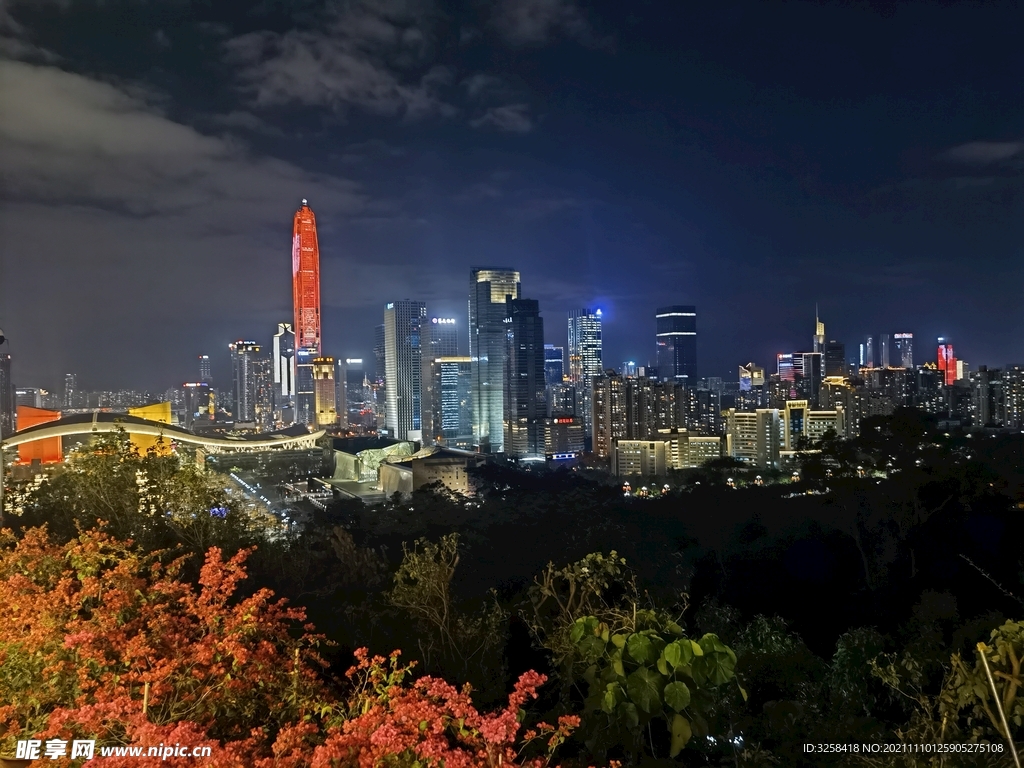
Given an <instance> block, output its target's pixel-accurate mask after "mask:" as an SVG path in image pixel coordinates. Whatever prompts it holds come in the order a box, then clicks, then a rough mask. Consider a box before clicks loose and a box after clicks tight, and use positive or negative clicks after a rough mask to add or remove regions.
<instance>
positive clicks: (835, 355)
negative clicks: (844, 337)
mask: <svg viewBox="0 0 1024 768" xmlns="http://www.w3.org/2000/svg"><path fill="white" fill-rule="evenodd" d="M825 375H826V376H845V375H846V345H845V344H843V343H842V342H841V341H829V342H826V344H825Z"/></svg>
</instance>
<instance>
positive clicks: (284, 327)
mask: <svg viewBox="0 0 1024 768" xmlns="http://www.w3.org/2000/svg"><path fill="white" fill-rule="evenodd" d="M273 346H274V351H273V359H272V360H271V365H272V366H273V370H274V409H275V410H276V411H277V412H278V414H279V417H280V418H281V420H282V421H285V422H287V423H289V424H290V423H291V422H292V420H293V419H294V418H295V331H293V330H292V324H291V323H278V324H277V332H276V333H275V334H274V345H273Z"/></svg>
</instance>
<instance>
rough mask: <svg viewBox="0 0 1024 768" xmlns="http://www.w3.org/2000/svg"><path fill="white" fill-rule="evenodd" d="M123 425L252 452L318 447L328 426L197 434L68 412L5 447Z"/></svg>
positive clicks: (222, 449) (212, 447)
mask: <svg viewBox="0 0 1024 768" xmlns="http://www.w3.org/2000/svg"><path fill="white" fill-rule="evenodd" d="M118 429H123V430H124V431H125V432H127V433H129V434H132V435H148V436H150V437H164V438H165V439H167V440H173V441H177V442H179V443H189V444H191V445H199V446H202V447H203V448H205V449H206V450H208V451H210V452H211V453H229V452H243V453H252V452H256V451H268V450H292V451H295V450H303V449H312V448H316V444H317V440H319V439H320V438H321V437H323V436H324V434H325V431H324V430H322V429H321V430H317V431H316V432H310V431H309V430H308V429H306V427H305V426H303V425H301V424H297V425H295V426H292V427H288V428H287V429H283V430H280V431H279V432H265V433H263V434H255V435H242V436H229V435H197V434H195V433H194V432H189V431H188V430H187V429H183V428H182V427H177V426H174V425H173V424H164V423H163V422H159V421H150V420H149V419H142V418H139V417H138V416H128V415H126V414H122V413H106V412H102V411H95V412H93V413H85V414H76V415H74V416H66V417H65V418H62V419H57V420H56V421H48V422H46V423H45V424H37V425H36V426H34V427H29V428H28V429H23V430H21V431H20V432H15V433H14V434H13V435H11V436H10V437H8V438H6V439H5V440H4V441H3V445H4V447H5V448H13V447H15V446H18V445H22V444H24V443H31V442H33V441H35V440H44V439H46V438H48V437H66V436H72V435H90V434H102V433H105V432H116V431H117V430H118Z"/></svg>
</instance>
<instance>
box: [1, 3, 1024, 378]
mask: <svg viewBox="0 0 1024 768" xmlns="http://www.w3.org/2000/svg"><path fill="white" fill-rule="evenodd" d="M0 31H2V35H3V38H2V41H0V54H2V57H3V58H2V60H0V172H2V174H3V175H2V187H0V191H2V199H3V204H2V209H0V327H2V328H3V329H4V331H5V332H6V333H7V335H8V337H9V338H10V339H11V345H12V346H11V349H10V351H11V353H12V354H13V355H14V357H15V381H16V383H17V384H19V385H21V386H44V387H55V386H57V384H58V382H59V380H60V376H61V374H63V373H64V372H66V371H75V372H77V373H78V374H79V383H80V386H81V387H82V388H84V389H105V388H113V387H117V386H125V387H136V388H149V389H152V390H163V389H164V388H166V387H169V386H172V385H177V384H180V383H181V382H182V381H185V380H192V379H194V378H195V377H196V375H197V370H196V368H197V366H196V363H195V357H196V355H198V354H199V353H202V352H205V353H208V354H210V355H211V356H213V357H214V359H215V361H216V367H215V369H214V373H215V376H218V377H220V381H221V382H222V383H223V382H224V378H223V377H224V376H226V373H227V365H228V358H227V344H228V342H229V341H232V340H234V339H237V338H241V337H244V338H253V339H255V340H257V341H267V340H269V338H270V336H271V334H272V332H273V330H274V327H275V324H276V323H277V322H278V321H283V320H285V321H287V320H290V318H291V283H290V269H291V264H290V236H291V220H292V215H293V212H294V210H295V209H296V207H297V206H298V205H299V202H300V200H301V199H302V198H304V197H305V198H308V199H309V202H310V205H311V206H312V207H313V209H314V211H315V212H316V214H317V220H318V225H319V233H320V247H321V259H322V263H321V270H322V296H323V316H324V328H323V337H324V345H325V351H326V352H327V353H328V354H334V355H337V356H341V357H349V356H362V357H371V348H372V343H373V341H372V340H373V335H372V332H373V327H374V326H375V325H376V324H378V323H380V322H382V313H383V307H384V304H385V303H386V302H388V301H392V300H395V299H402V298H411V299H421V300H425V301H426V302H427V304H428V311H429V312H430V313H431V314H441V315H449V314H454V315H455V316H457V317H458V318H459V321H460V323H462V324H463V328H465V325H464V323H465V313H466V298H467V293H468V281H469V277H468V275H469V270H470V267H471V266H474V265H480V266H512V267H515V268H518V269H519V270H521V272H522V278H523V295H524V296H526V297H529V298H535V299H539V300H540V306H541V310H542V314H543V316H544V318H545V323H546V326H547V336H548V341H549V342H554V343H560V344H561V343H564V342H565V332H566V331H565V329H566V311H567V310H569V309H571V308H575V307H582V306H591V307H600V308H601V309H602V310H603V311H604V317H605V351H604V356H605V363H606V365H609V366H618V365H619V364H620V363H621V361H623V360H626V359H635V360H637V361H638V362H641V363H643V362H647V361H648V360H649V359H651V358H652V357H653V350H654V310H655V308H656V307H658V306H660V305H665V304H672V303H679V304H683V303H685V304H696V305H697V308H698V313H699V319H698V322H699V326H698V328H699V337H698V338H699V348H698V350H699V351H698V365H699V373H700V375H703V376H710V375H718V376H724V377H727V378H729V379H733V378H735V375H736V374H735V372H736V366H737V365H738V364H741V363H745V362H747V361H749V360H753V361H755V362H759V363H761V364H762V365H764V366H765V367H769V366H770V363H771V361H772V360H773V358H774V354H775V353H776V352H780V351H795V350H798V349H806V348H808V347H809V346H810V344H811V335H812V333H813V331H814V306H815V302H817V303H818V305H819V306H820V311H821V316H822V319H823V320H824V321H825V323H826V328H827V334H828V336H829V337H830V338H838V339H840V340H843V341H845V342H846V343H847V345H848V353H849V352H850V351H851V350H852V349H853V347H854V346H855V345H856V343H857V341H859V340H860V337H861V336H863V335H864V334H867V333H889V332H894V331H904V330H909V331H912V332H913V333H914V334H915V335H916V337H917V338H916V344H915V347H916V350H915V351H916V355H915V357H916V359H917V360H918V361H924V360H926V359H929V358H932V359H933V358H934V343H933V342H934V338H935V337H936V336H938V335H947V336H950V337H951V338H952V339H953V343H954V344H955V346H956V351H957V355H958V357H962V358H963V359H965V360H967V362H968V363H970V364H971V365H977V364H981V363H987V364H990V365H1003V364H1005V363H1007V362H1011V361H1012V362H1024V341H1022V339H1024V311H1022V301H1021V298H1022V296H1021V294H1022V290H1024V44H1022V38H1024V10H1022V9H1021V7H1020V6H1019V5H1018V4H1017V3H1005V4H1004V3H985V4H975V3H962V4H953V3H939V2H934V1H933V2H928V3H898V4H897V3H854V2H847V3H799V2H786V3H783V2H765V3H738V4H736V3H725V2H719V1H718V0H716V1H715V2H708V3H681V2H667V1H666V2H657V3H654V2H639V1H638V0H630V2H600V3H583V2H580V3H576V2H573V0H506V1H505V2H497V3H488V2H473V1H472V0H466V2H460V3H435V2H430V1H429V0H407V1H404V2H403V1H401V0H397V1H396V0H376V1H374V2H329V3H327V4H326V5H324V4H322V3H310V2H303V1H302V0H294V1H293V2H283V1H282V2H274V1H273V0H263V1H262V2H250V3H244V2H232V1H231V0H204V1H201V0H197V1H196V2H185V1H184V0H163V1H161V0H148V1H147V0H0ZM462 343H463V344H464V345H466V340H465V339H463V342H462ZM467 351H468V350H467V349H465V348H464V349H463V352H464V353H465V352H467Z"/></svg>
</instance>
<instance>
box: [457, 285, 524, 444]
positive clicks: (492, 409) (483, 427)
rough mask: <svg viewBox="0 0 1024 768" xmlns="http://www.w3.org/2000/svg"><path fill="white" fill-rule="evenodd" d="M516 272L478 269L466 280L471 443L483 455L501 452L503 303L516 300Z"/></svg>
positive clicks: (503, 366) (517, 288) (502, 430)
mask: <svg viewBox="0 0 1024 768" xmlns="http://www.w3.org/2000/svg"><path fill="white" fill-rule="evenodd" d="M519 291H520V285H519V272H517V271H516V270H514V269H510V268H505V267H490V268H477V269H474V270H472V271H471V272H470V278H469V354H470V358H471V360H472V363H471V365H472V371H473V373H472V376H473V386H472V401H473V439H474V441H475V442H476V445H477V446H478V447H479V449H480V450H481V451H483V452H493V453H501V452H503V450H504V441H505V436H504V413H505V408H504V386H505V367H506V366H505V354H506V334H507V327H506V323H505V317H506V311H507V307H506V303H505V302H506V300H508V299H518V298H519Z"/></svg>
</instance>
